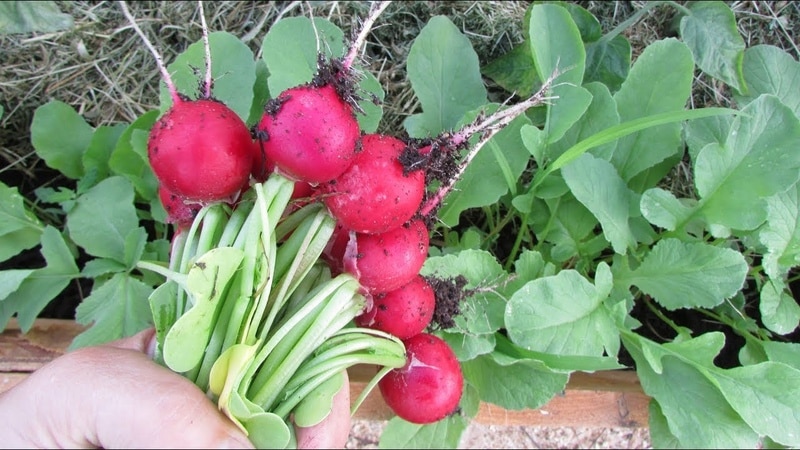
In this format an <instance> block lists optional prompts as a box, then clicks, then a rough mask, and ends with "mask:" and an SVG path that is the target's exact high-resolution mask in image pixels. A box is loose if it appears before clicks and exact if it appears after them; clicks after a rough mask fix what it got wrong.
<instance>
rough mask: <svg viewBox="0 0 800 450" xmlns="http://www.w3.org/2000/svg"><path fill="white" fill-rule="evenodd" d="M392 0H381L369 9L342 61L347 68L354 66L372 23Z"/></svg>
mask: <svg viewBox="0 0 800 450" xmlns="http://www.w3.org/2000/svg"><path fill="white" fill-rule="evenodd" d="M389 3H391V1H385V2H379V3H377V4H373V5H372V7H371V8H370V10H369V14H368V15H367V18H366V19H364V24H363V25H362V26H361V31H359V33H358V36H357V37H356V39H355V40H354V41H353V43H352V44H351V45H350V50H349V51H348V52H347V55H346V56H345V57H344V60H343V61H342V66H343V67H344V69H345V70H350V68H351V67H352V66H353V62H355V60H356V55H357V54H358V51H359V50H360V49H361V46H362V45H364V42H365V41H366V40H367V34H369V32H370V30H371V29H372V25H373V24H374V23H375V20H377V19H378V16H380V15H381V13H382V12H383V10H384V9H386V7H387V6H389Z"/></svg>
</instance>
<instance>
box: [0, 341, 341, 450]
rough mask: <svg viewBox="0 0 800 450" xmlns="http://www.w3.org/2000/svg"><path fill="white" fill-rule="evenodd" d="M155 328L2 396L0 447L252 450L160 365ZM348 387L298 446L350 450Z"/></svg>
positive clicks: (57, 363) (37, 375) (300, 435)
mask: <svg viewBox="0 0 800 450" xmlns="http://www.w3.org/2000/svg"><path fill="white" fill-rule="evenodd" d="M154 343H155V338H154V332H153V330H152V329H150V330H146V331H143V332H141V333H139V334H137V335H135V336H131V337H129V338H125V339H121V340H118V341H115V342H112V343H109V344H106V345H101V346H96V347H87V348H83V349H79V350H76V351H74V352H70V353H67V354H65V355H63V356H61V357H59V358H56V359H55V360H53V361H52V362H50V363H49V364H47V365H45V366H44V367H42V368H41V369H39V370H37V371H36V372H34V373H32V374H31V375H30V376H29V377H28V378H26V379H25V380H23V381H22V382H21V383H20V384H19V385H17V386H15V387H14V388H12V389H11V390H9V391H7V392H5V393H3V394H0V424H2V426H0V447H7V448H22V447H39V448H252V445H251V444H250V442H249V441H248V440H247V437H246V436H245V435H244V434H243V433H242V432H241V431H240V430H239V429H238V428H237V427H236V426H235V425H234V424H233V423H232V422H231V421H230V420H228V419H227V418H226V417H225V416H223V415H222V414H221V413H220V412H219V411H218V410H217V408H216V406H215V405H214V404H213V403H212V402H211V401H209V399H208V398H207V397H206V396H205V395H204V394H203V392H202V391H201V390H200V389H199V388H197V386H195V385H194V384H192V383H191V382H190V381H189V380H187V379H186V378H184V377H182V376H180V375H177V374H175V373H173V372H171V371H170V370H168V369H166V368H164V367H162V366H159V365H158V364H156V363H154V362H153V361H152V360H151V358H150V356H148V355H149V354H152V348H154ZM347 386H349V384H348V383H345V389H342V391H340V392H339V393H338V394H337V395H336V396H335V397H334V404H333V410H332V411H331V413H330V415H329V416H328V417H327V418H326V419H325V420H324V421H322V422H321V423H319V424H318V425H315V426H313V427H309V428H299V427H296V431H297V445H298V447H299V448H333V447H339V448H341V447H344V444H345V443H346V442H347V436H348V434H349V431H350V411H349V409H350V393H349V389H347Z"/></svg>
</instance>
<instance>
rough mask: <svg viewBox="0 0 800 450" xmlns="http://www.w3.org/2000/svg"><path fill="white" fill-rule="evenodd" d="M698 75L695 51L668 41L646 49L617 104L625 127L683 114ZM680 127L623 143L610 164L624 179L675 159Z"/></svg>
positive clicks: (663, 128) (666, 127)
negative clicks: (672, 113) (659, 116)
mask: <svg viewBox="0 0 800 450" xmlns="http://www.w3.org/2000/svg"><path fill="white" fill-rule="evenodd" d="M693 76H694V63H693V62H692V52H691V51H690V50H689V48H688V47H687V46H686V44H684V43H682V42H680V41H677V40H675V39H665V40H662V41H657V42H654V43H653V44H651V45H649V46H647V47H646V48H645V49H644V51H643V52H642V54H641V55H639V57H638V58H637V59H636V62H635V63H634V65H633V67H632V68H631V71H630V73H629V74H628V78H627V79H626V80H625V82H624V83H622V87H621V88H620V90H619V91H617V93H616V94H614V100H616V102H617V111H619V116H620V122H627V121H630V120H634V119H638V118H641V117H646V116H649V115H653V114H658V113H664V112H668V111H679V110H683V109H684V107H685V105H686V101H687V100H688V99H689V94H690V93H691V87H692V80H693ZM680 131H681V126H680V124H678V123H671V124H665V125H660V126H656V127H652V128H648V129H645V130H642V131H639V132H637V133H635V134H633V135H630V136H626V137H624V138H621V139H620V140H619V142H618V143H617V148H616V149H615V150H614V155H613V157H612V159H611V162H612V163H613V164H614V166H615V167H616V168H617V171H618V172H619V174H620V176H621V177H622V178H623V179H624V180H626V181H629V180H631V179H632V178H633V177H634V176H636V175H637V174H638V173H640V172H642V171H644V170H645V169H647V168H649V167H652V166H654V165H656V164H657V163H659V162H661V161H663V160H665V159H667V158H669V157H670V156H672V155H674V154H675V153H676V152H677V151H678V150H679V149H680V144H681V133H680Z"/></svg>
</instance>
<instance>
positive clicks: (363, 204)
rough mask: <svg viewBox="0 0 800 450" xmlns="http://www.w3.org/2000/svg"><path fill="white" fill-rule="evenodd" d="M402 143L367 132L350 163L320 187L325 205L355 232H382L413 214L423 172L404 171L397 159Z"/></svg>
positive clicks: (422, 190) (420, 194)
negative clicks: (334, 178)
mask: <svg viewBox="0 0 800 450" xmlns="http://www.w3.org/2000/svg"><path fill="white" fill-rule="evenodd" d="M405 147H406V144H405V143H404V142H403V141H401V140H399V139H397V138H394V137H391V136H384V135H380V134H368V135H366V136H364V137H363V138H362V151H361V152H359V153H358V154H357V155H356V157H355V160H354V161H353V164H352V165H351V166H350V167H349V168H348V169H347V170H346V171H345V172H344V173H343V174H342V175H341V176H340V177H338V178H337V179H336V180H334V181H333V182H331V183H329V184H327V185H325V186H324V187H323V189H324V190H325V193H326V195H325V196H324V201H325V204H326V205H327V206H328V209H329V210H330V211H331V214H333V216H334V217H336V218H337V219H338V220H339V222H341V223H342V225H343V226H344V227H345V228H347V229H349V230H353V231H356V232H359V233H368V234H374V233H383V232H385V231H387V230H390V229H393V228H397V227H399V226H400V225H402V224H404V223H405V222H407V221H408V220H409V219H411V217H412V216H414V213H416V212H417V209H418V208H419V206H420V202H421V201H422V198H423V196H424V194H425V173H424V172H423V171H421V170H417V171H413V172H409V173H405V170H404V168H403V165H402V164H400V161H399V160H398V158H399V156H400V154H401V153H402V152H403V149H405Z"/></svg>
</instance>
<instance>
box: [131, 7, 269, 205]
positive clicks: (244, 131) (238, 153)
mask: <svg viewBox="0 0 800 450" xmlns="http://www.w3.org/2000/svg"><path fill="white" fill-rule="evenodd" d="M119 4H120V7H121V8H122V11H123V13H124V14H125V16H126V17H127V18H128V20H129V22H130V23H131V26H132V27H133V29H134V30H135V31H136V33H137V34H139V36H140V37H141V38H142V40H143V41H144V43H145V45H146V46H147V48H148V49H149V50H150V52H151V53H152V54H153V56H154V57H155V59H156V64H157V65H158V68H159V70H160V72H161V76H162V78H163V80H164V83H165V84H166V85H167V89H168V90H169V93H170V96H171V98H172V106H171V107H170V108H169V110H167V112H166V113H165V114H164V115H163V116H161V118H159V119H158V121H157V122H156V123H155V124H154V125H153V127H152V129H151V130H150V136H149V138H148V141H147V156H148V159H149V161H150V166H151V167H152V169H153V172H154V173H155V175H156V178H158V181H159V183H161V184H163V185H164V186H165V187H166V188H167V189H168V190H169V191H170V192H172V193H174V194H175V195H177V196H180V197H182V198H183V199H185V200H190V201H195V202H215V201H226V200H231V199H233V198H234V197H236V196H237V195H238V194H239V192H240V191H241V190H242V189H243V188H245V187H246V186H247V184H248V181H249V179H250V174H251V171H252V170H253V161H254V156H253V151H254V150H253V139H252V137H251V135H250V130H249V129H248V128H247V125H245V123H244V121H242V119H241V118H240V117H239V116H238V115H237V114H236V113H235V112H234V111H233V110H231V109H230V108H228V107H227V106H225V104H223V103H222V102H219V101H217V100H214V99H213V98H212V97H211V85H212V80H211V69H210V66H211V63H210V61H208V56H209V49H208V33H207V31H205V32H204V35H203V37H204V40H205V43H206V55H207V62H206V64H207V67H206V69H207V70H206V79H205V82H204V91H203V92H201V93H200V94H201V95H200V98H198V99H197V100H191V99H189V98H188V97H186V96H183V95H181V94H179V93H178V91H177V89H176V87H175V84H174V83H173V81H172V78H171V77H170V75H169V72H168V71H167V69H166V67H165V66H164V62H163V60H162V58H161V55H160V54H159V53H158V51H157V50H156V49H155V48H154V47H153V45H152V44H151V43H150V41H149V40H148V39H147V36H145V34H144V33H143V32H142V30H141V29H140V28H139V27H138V25H136V21H135V20H134V19H133V17H132V16H131V14H130V12H129V11H128V8H127V6H126V5H125V3H124V2H120V3H119ZM203 20H205V19H203Z"/></svg>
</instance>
